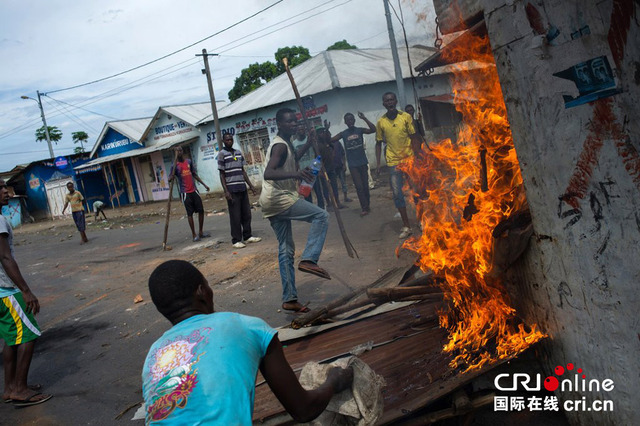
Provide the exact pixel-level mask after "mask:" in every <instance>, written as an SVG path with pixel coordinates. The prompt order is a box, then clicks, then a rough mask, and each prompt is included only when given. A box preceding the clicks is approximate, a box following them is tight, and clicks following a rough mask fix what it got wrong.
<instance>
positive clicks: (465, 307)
mask: <svg viewBox="0 0 640 426" xmlns="http://www.w3.org/2000/svg"><path fill="white" fill-rule="evenodd" d="M471 40H472V41H471V43H470V44H468V45H466V46H464V49H462V48H460V49H453V50H452V51H451V52H450V53H448V54H447V56H448V57H449V59H453V60H456V59H457V61H458V62H460V61H466V60H470V59H471V60H474V61H476V62H480V63H482V64H484V66H481V67H475V68H474V69H469V67H468V63H467V64H464V63H458V65H456V70H455V72H454V76H453V78H452V88H453V92H454V102H455V105H456V109H457V110H458V112H460V114H461V115H462V125H461V127H460V130H459V133H458V140H457V142H454V141H452V140H450V139H446V140H442V141H439V142H437V143H431V145H430V149H426V148H425V152H424V155H422V156H420V157H419V158H415V159H414V160H413V161H409V162H406V163H404V164H403V165H402V168H403V170H404V171H405V172H406V173H407V174H408V175H409V176H410V177H411V180H412V182H413V183H412V185H413V188H412V190H413V191H415V195H416V198H417V199H419V201H418V202H417V203H416V210H417V214H418V218H419V220H420V221H421V222H422V224H423V229H424V231H423V235H422V236H421V237H419V238H414V239H411V240H408V241H406V242H405V247H406V248H408V249H410V250H413V251H415V252H417V253H418V254H419V255H420V259H419V261H418V263H419V265H420V267H421V268H422V270H423V271H427V270H432V271H434V273H435V274H436V275H437V276H440V277H443V278H445V280H446V282H444V283H443V284H441V285H442V287H443V292H444V294H445V300H447V301H448V302H449V305H450V307H451V308H452V309H451V310H450V312H442V313H441V314H440V324H441V326H443V327H445V328H446V329H447V330H448V331H449V341H448V343H447V344H446V345H445V346H444V351H445V352H448V353H451V354H452V355H453V361H452V362H451V367H453V368H457V367H460V368H462V369H464V371H468V370H471V369H475V368H480V367H481V366H483V365H484V364H486V363H490V362H493V361H495V360H497V359H504V358H507V357H510V356H512V355H515V354H518V353H519V352H521V351H523V350H524V349H526V348H527V347H528V346H530V345H531V344H533V343H535V342H537V341H538V340H540V339H542V338H543V337H545V335H544V334H543V333H541V332H540V331H537V330H536V326H535V325H533V326H531V327H530V328H528V327H525V326H524V325H523V324H522V323H521V322H520V321H519V320H518V318H517V317H516V313H515V309H513V308H512V307H511V304H510V301H509V297H508V294H507V292H506V290H505V289H504V287H503V286H502V284H501V282H500V279H499V278H498V277H496V275H499V274H491V273H490V272H491V269H492V260H493V259H492V256H493V250H492V244H493V237H492V232H493V230H494V228H495V227H496V225H498V223H500V222H501V221H503V220H504V219H506V218H507V217H509V216H510V215H511V214H512V213H514V212H516V211H518V210H521V209H525V208H526V198H525V194H524V191H523V187H522V176H521V174H520V168H519V165H518V159H517V157H516V152H515V149H514V146H513V140H512V136H511V130H510V128H509V122H508V120H507V111H506V107H505V104H504V100H503V97H502V91H501V88H500V83H499V81H498V74H497V72H496V68H495V62H494V59H493V54H492V52H491V48H490V46H489V41H488V39H487V38H486V37H477V36H473V37H471ZM443 56H444V55H443ZM483 157H484V158H485V159H486V163H485V164H486V167H484V168H483V166H482V163H483V161H482V160H481V159H482V158H483ZM483 175H485V176H486V180H484V182H485V184H484V185H483V184H482V181H483V178H482V176H483Z"/></svg>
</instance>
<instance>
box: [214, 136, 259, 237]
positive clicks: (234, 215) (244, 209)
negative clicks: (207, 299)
mask: <svg viewBox="0 0 640 426" xmlns="http://www.w3.org/2000/svg"><path fill="white" fill-rule="evenodd" d="M222 143H223V144H224V148H222V150H221V151H220V152H219V153H218V170H219V171H220V182H222V187H223V188H224V196H225V197H226V199H227V206H228V207H229V221H230V223H231V244H233V247H235V248H245V247H246V246H247V245H246V243H258V242H260V241H262V238H260V237H254V236H252V235H251V205H250V204H249V194H248V193H247V185H249V189H251V193H252V194H253V195H256V189H255V188H254V187H253V184H252V183H251V180H249V176H247V172H246V171H245V170H244V165H245V164H246V162H245V161H244V157H243V156H242V152H240V151H239V150H237V149H233V135H231V134H229V133H226V134H225V135H224V136H223V137H222ZM242 240H244V242H242Z"/></svg>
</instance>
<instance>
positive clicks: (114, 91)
mask: <svg viewBox="0 0 640 426" xmlns="http://www.w3.org/2000/svg"><path fill="white" fill-rule="evenodd" d="M282 1H283V0H279V1H277V2H275V3H273V4H272V5H270V6H268V7H266V8H264V9H262V10H260V11H258V12H256V13H254V14H253V15H251V16H249V17H247V18H244V19H243V20H241V21H238V22H236V23H234V24H232V25H230V26H229V27H227V28H225V29H223V30H220V31H218V32H217V33H215V34H212V35H211V36H208V37H206V38H204V39H202V40H200V41H198V42H196V43H193V44H191V45H189V46H186V47H184V48H182V49H179V50H177V51H175V52H173V53H170V54H168V55H165V56H163V57H161V58H158V59H156V60H154V61H151V62H148V63H146V64H143V65H140V66H137V67H134V68H131V69H129V70H127V71H123V72H121V73H118V74H114V75H112V76H110V77H105V78H102V79H98V80H94V81H91V82H88V83H84V84H81V85H76V86H72V87H68V88H65V89H58V90H53V91H49V92H47V93H44V95H45V96H47V97H49V98H50V99H53V100H55V101H57V102H62V103H65V104H66V105H69V106H71V107H74V108H79V109H84V108H82V107H81V106H80V105H82V106H86V105H90V104H92V103H96V102H98V101H101V100H104V99H106V98H109V97H112V96H115V95H118V94H120V93H123V92H125V91H127V90H131V89H134V88H136V87H140V86H142V85H144V84H147V83H150V82H152V81H155V80H157V79H159V78H162V77H165V76H167V75H169V74H172V73H174V72H177V71H179V70H182V69H184V68H187V67H189V66H192V65H195V64H196V63H199V60H198V59H197V58H190V59H188V60H185V61H182V62H179V63H177V64H174V65H172V66H170V67H167V68H164V69H162V70H160V71H157V72H155V73H152V74H149V75H147V76H144V77H141V78H139V79H137V80H134V81H132V82H130V83H126V84H124V85H121V86H118V87H116V88H113V89H110V90H108V91H106V92H103V93H101V94H99V95H96V96H93V97H90V98H88V99H85V100H84V101H81V102H80V103H78V105H72V104H69V103H66V102H63V101H60V100H58V99H54V98H52V97H51V96H49V95H50V94H51V93H56V92H61V91H65V90H71V89H74V88H78V87H82V86H86V85H89V84H94V83H97V82H101V81H104V80H107V79H110V78H113V77H116V76H119V75H122V74H125V73H128V72H130V71H133V70H135V69H139V68H142V67H144V66H146V65H149V64H151V63H155V62H158V61H160V60H162V59H166V58H167V57H169V56H172V55H174V54H176V53H178V52H181V51H183V50H186V49H188V48H190V47H192V46H194V45H196V44H198V43H200V42H202V41H205V40H208V39H210V38H212V37H214V36H216V35H218V34H220V33H222V32H224V31H227V30H228V29H230V28H233V27H234V26H237V25H239V24H240V23H242V22H245V21H247V20H249V19H251V18H253V17H255V16H256V15H258V14H260V13H262V12H264V11H266V10H268V9H270V8H271V7H273V6H275V5H277V4H278V3H280V2H282ZM334 1H336V0H329V1H326V2H324V3H322V4H321V5H319V6H314V7H312V8H310V9H307V10H305V11H303V12H300V13H298V14H296V15H293V16H291V17H289V18H286V19H283V20H281V21H278V22H276V23H274V24H272V25H269V26H267V27H264V28H262V29H261V30H258V31H254V32H253V33H250V34H248V35H245V36H243V37H240V38H238V39H236V40H233V41H230V42H228V43H225V44H222V45H220V46H218V47H216V48H214V49H211V50H212V51H216V50H218V49H220V48H222V47H225V46H229V45H232V44H234V43H237V42H238V41H240V40H244V39H246V38H248V37H251V36H252V35H255V34H259V33H261V32H264V31H265V30H266V29H269V28H273V27H276V26H278V25H281V24H283V23H285V22H288V21H291V20H292V19H295V18H296V17H299V16H301V15H304V14H306V13H308V12H310V11H312V10H316V9H317V8H318V7H321V6H325V5H327V4H329V3H333V2H334ZM351 1H352V0H347V1H345V2H343V3H340V4H338V5H335V6H333V7H330V8H328V9H324V10H322V11H320V12H317V13H315V14H313V15H310V16H307V17H305V18H303V19H299V20H297V21H295V22H293V23H291V24H290V25H288V26H284V27H280V28H276V29H275V30H273V31H270V32H268V33H266V34H262V35H261V36H260V37H264V36H268V35H271V34H273V33H276V32H278V31H281V30H283V29H287V28H289V27H290V26H291V25H296V24H298V23H300V22H304V21H306V20H308V19H311V18H313V17H316V16H318V15H321V14H323V13H326V12H329V11H331V10H333V9H336V8H338V7H340V6H343V5H345V4H347V3H350V2H351ZM260 37H255V38H253V39H251V40H247V41H245V42H243V43H240V44H237V45H235V46H232V47H229V48H228V49H225V50H222V51H221V52H228V51H231V50H233V49H235V48H238V47H240V46H243V45H245V44H247V43H250V42H252V41H255V40H256V39H258V38H260ZM374 37H375V36H374ZM223 56H224V57H233V56H232V55H223ZM238 57H242V56H238ZM255 57H261V56H255ZM262 57H267V56H262ZM268 57H270V56H268ZM182 64H187V65H185V66H182V67H180V68H178V69H175V70H173V71H170V72H167V73H164V74H161V75H159V76H158V77H155V78H151V79H150V78H149V77H151V76H154V75H157V74H160V73H163V72H164V71H166V70H169V69H171V68H174V67H177V66H179V65H182ZM234 75H235V74H234ZM229 76H232V75H229ZM229 76H224V77H229ZM220 78H222V77H220ZM145 80H146V81H145ZM137 82H140V83H139V84H135V83H137ZM56 109H57V108H56ZM57 110H58V111H60V110H59V109H57ZM85 111H87V112H90V113H93V114H97V115H102V116H104V117H107V118H111V119H115V120H117V118H113V117H109V116H106V115H103V114H99V113H95V112H93V111H89V110H86V109H85ZM62 114H64V113H61V112H58V113H57V114H53V115H52V116H51V117H52V118H55V117H58V116H60V115H62ZM36 121H37V120H35V119H34V120H33V121H32V122H30V123H25V124H24V125H22V126H18V127H16V128H14V129H11V130H9V131H8V132H7V133H5V134H1V135H0V139H4V138H6V137H8V136H12V135H13V134H16V133H19V132H21V131H23V130H26V129H28V128H29V127H30V126H33V125H34V123H36Z"/></svg>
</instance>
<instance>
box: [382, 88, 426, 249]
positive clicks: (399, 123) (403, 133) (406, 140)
mask: <svg viewBox="0 0 640 426" xmlns="http://www.w3.org/2000/svg"><path fill="white" fill-rule="evenodd" d="M397 104H398V99H397V98H396V95H395V93H392V92H387V93H385V94H384V95H383V96H382V105H383V106H384V107H385V109H386V110H387V112H386V114H384V115H383V116H382V117H380V119H379V120H378V123H377V124H376V167H377V172H376V173H377V175H378V176H379V175H380V156H381V154H382V142H386V144H387V147H386V150H385V160H386V161H387V166H389V178H390V182H391V191H392V193H393V202H394V204H395V206H396V208H397V209H398V212H399V213H400V217H401V218H402V229H401V230H400V236H399V238H400V239H404V238H407V237H408V236H409V235H411V226H410V224H409V216H408V215H407V204H406V202H405V199H404V194H403V193H402V186H403V185H404V173H402V172H401V171H400V170H397V168H396V166H397V165H398V164H400V163H401V162H402V161H403V160H405V159H406V158H409V157H411V156H413V155H414V154H415V153H417V152H419V150H420V139H419V138H418V136H417V135H416V131H415V128H414V127H413V118H412V117H411V116H410V115H409V114H407V113H406V112H403V111H399V110H398V109H397V108H396V105H397Z"/></svg>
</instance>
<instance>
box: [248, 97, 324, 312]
mask: <svg viewBox="0 0 640 426" xmlns="http://www.w3.org/2000/svg"><path fill="white" fill-rule="evenodd" d="M276 124H277V126H278V134H277V136H276V137H275V138H273V141H272V142H271V145H269V148H268V149H267V158H266V162H267V166H266V168H265V171H264V182H263V184H262V193H261V194H260V205H261V206H262V215H263V216H264V217H265V218H267V219H269V222H270V223H271V227H272V228H273V231H274V232H275V234H276V237H277V238H278V264H279V267H280V279H281V281H282V309H285V310H288V311H295V312H307V311H308V310H309V308H307V307H306V306H304V305H302V304H301V303H300V302H298V293H297V290H296V285H295V271H294V268H293V257H294V254H295V244H294V242H293V233H292V230H291V221H292V220H302V221H305V222H309V223H311V228H310V229H309V235H308V237H307V245H306V247H305V250H304V252H303V253H302V260H301V261H300V263H299V264H298V270H300V271H302V272H306V273H310V274H313V275H316V276H319V277H321V278H325V279H331V277H330V276H329V273H328V272H327V271H325V270H324V269H322V268H321V267H320V266H318V259H319V258H320V254H321V253H322V247H323V246H324V241H325V238H326V236H327V229H328V228H329V214H328V213H327V212H326V211H324V210H322V209H321V208H319V207H318V206H316V205H314V204H312V203H310V202H308V201H306V200H304V199H301V198H300V197H299V196H298V192H297V182H296V180H302V179H304V180H306V181H308V182H311V181H312V180H313V175H312V174H311V171H310V170H309V169H308V168H306V169H303V170H296V160H297V159H299V158H300V156H302V155H304V153H305V152H306V151H307V150H308V149H309V147H310V146H311V138H312V137H313V135H310V137H309V139H308V141H307V144H306V146H304V147H300V148H299V149H298V150H297V151H295V154H294V149H293V145H292V144H291V137H292V136H293V135H294V134H295V133H296V127H297V122H296V114H295V111H293V110H292V109H289V108H282V109H280V110H278V112H277V113H276Z"/></svg>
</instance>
